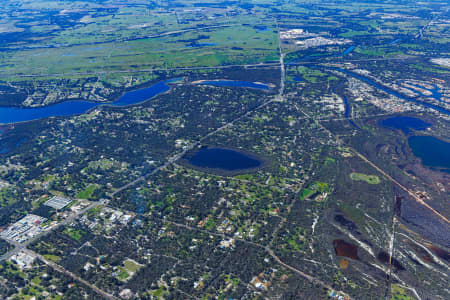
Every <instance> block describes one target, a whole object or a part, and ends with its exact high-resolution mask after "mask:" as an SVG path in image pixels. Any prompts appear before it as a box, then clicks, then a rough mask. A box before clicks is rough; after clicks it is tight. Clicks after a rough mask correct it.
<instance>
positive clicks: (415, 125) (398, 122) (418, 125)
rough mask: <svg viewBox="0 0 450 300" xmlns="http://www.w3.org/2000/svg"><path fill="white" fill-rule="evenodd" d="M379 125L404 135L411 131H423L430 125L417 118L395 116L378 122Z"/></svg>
mask: <svg viewBox="0 0 450 300" xmlns="http://www.w3.org/2000/svg"><path fill="white" fill-rule="evenodd" d="M380 125H381V126H383V127H387V128H393V129H399V130H401V131H403V132H404V133H405V134H408V133H409V132H410V131H411V129H412V130H425V129H427V128H428V127H431V126H432V124H431V123H427V122H425V121H423V120H421V119H419V118H414V117H408V116H397V117H391V118H387V119H384V120H382V121H380Z"/></svg>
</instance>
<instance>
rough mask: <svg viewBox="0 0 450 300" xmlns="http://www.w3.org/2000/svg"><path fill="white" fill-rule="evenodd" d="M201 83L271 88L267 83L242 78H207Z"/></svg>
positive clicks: (262, 88) (261, 88)
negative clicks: (242, 79)
mask: <svg viewBox="0 0 450 300" xmlns="http://www.w3.org/2000/svg"><path fill="white" fill-rule="evenodd" d="M200 84H206V85H213V86H227V87H244V88H252V89H260V90H266V91H268V90H270V86H268V85H267V84H264V83H256V82H251V81H241V80H205V81H202V82H201V83H200Z"/></svg>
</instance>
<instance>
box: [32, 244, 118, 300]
mask: <svg viewBox="0 0 450 300" xmlns="http://www.w3.org/2000/svg"><path fill="white" fill-rule="evenodd" d="M24 251H25V252H26V253H27V254H29V255H32V256H33V255H34V256H36V257H37V258H39V259H40V260H41V261H42V262H44V263H45V264H46V265H48V266H50V267H51V268H53V269H54V270H56V271H58V272H60V273H63V274H66V275H68V276H70V277H72V278H73V279H75V280H77V281H79V282H81V283H83V284H84V285H86V286H88V287H90V288H91V289H92V290H94V291H95V292H96V293H97V294H99V295H102V296H103V297H104V298H106V299H118V298H117V297H114V296H113V295H111V294H109V293H107V292H105V291H103V290H101V289H99V288H98V287H96V286H95V285H93V284H90V283H89V282H87V281H86V280H84V279H82V278H80V277H79V276H77V275H75V274H73V273H72V272H70V271H68V270H66V269H64V268H63V267H61V266H60V265H58V264H56V263H54V262H52V261H49V260H47V259H46V258H45V257H43V256H42V255H40V254H38V253H36V252H34V251H31V250H29V249H26V250H24Z"/></svg>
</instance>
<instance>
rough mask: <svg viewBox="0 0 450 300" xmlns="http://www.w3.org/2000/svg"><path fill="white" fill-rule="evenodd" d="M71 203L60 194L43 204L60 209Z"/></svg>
mask: <svg viewBox="0 0 450 300" xmlns="http://www.w3.org/2000/svg"><path fill="white" fill-rule="evenodd" d="M70 203H72V200H71V199H68V198H63V197H60V196H54V197H52V198H51V199H50V200H48V201H47V202H45V203H44V204H45V205H47V206H50V207H53V208H54V209H58V210H59V209H62V208H64V207H66V206H67V205H69V204H70Z"/></svg>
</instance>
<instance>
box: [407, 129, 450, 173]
mask: <svg viewBox="0 0 450 300" xmlns="http://www.w3.org/2000/svg"><path fill="white" fill-rule="evenodd" d="M408 143H409V147H411V150H412V152H413V153H414V155H415V156H417V157H419V158H420V159H421V160H422V163H423V164H424V165H426V166H429V167H436V168H442V169H444V170H445V171H447V172H450V143H447V142H445V141H443V140H440V139H438V138H435V137H433V136H418V135H417V136H411V137H409V138H408Z"/></svg>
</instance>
